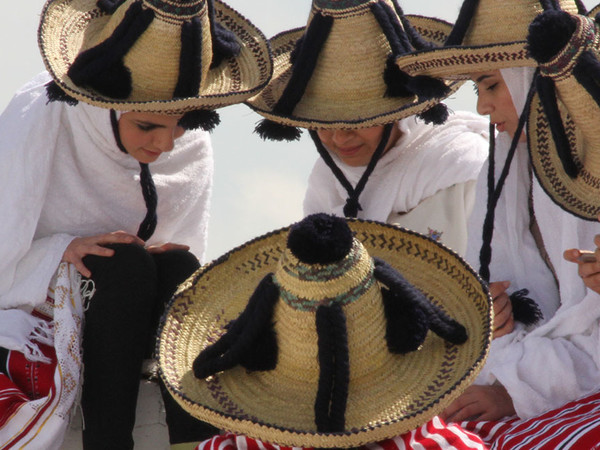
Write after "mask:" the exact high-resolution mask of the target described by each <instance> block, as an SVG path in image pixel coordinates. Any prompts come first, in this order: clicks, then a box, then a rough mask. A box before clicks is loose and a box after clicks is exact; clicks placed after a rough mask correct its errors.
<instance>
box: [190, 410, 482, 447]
mask: <svg viewBox="0 0 600 450" xmlns="http://www.w3.org/2000/svg"><path fill="white" fill-rule="evenodd" d="M361 448H362V449H365V450H409V449H415V450H436V449H440V450H441V449H444V450H462V449H465V450H466V449H469V450H486V449H487V447H486V445H485V444H484V443H483V442H482V440H481V439H480V438H479V437H478V436H477V435H476V434H473V433H470V432H468V431H465V430H463V429H462V428H461V427H460V426H458V425H456V424H452V425H446V424H445V423H444V422H443V421H442V420H441V419H440V418H439V417H434V418H433V419H432V420H430V421H429V422H427V423H426V424H425V425H423V426H421V427H419V428H417V429H415V430H413V431H411V432H409V433H405V434H402V435H400V436H396V437H395V438H393V439H387V440H385V441H381V442H377V443H373V444H367V445H365V446H363V447H361ZM301 449H302V448H301V447H280V446H278V445H272V444H268V443H266V442H261V441H258V440H256V439H252V438H249V437H246V436H239V435H235V434H232V433H226V434H223V435H219V436H215V437H213V438H212V439H208V440H206V441H204V442H201V443H200V444H199V445H198V446H197V447H196V450H301ZM306 450H310V449H309V448H306Z"/></svg>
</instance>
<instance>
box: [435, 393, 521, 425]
mask: <svg viewBox="0 0 600 450" xmlns="http://www.w3.org/2000/svg"><path fill="white" fill-rule="evenodd" d="M515 414H516V412H515V407H514V405H513V401H512V399H511V398H510V395H508V392H507V391H506V389H505V388H504V386H502V385H501V384H494V385H492V386H476V385H472V386H469V387H468V388H467V389H466V390H465V392H463V393H462V394H461V395H460V397H458V398H457V399H456V400H454V401H453V402H452V403H451V404H450V406H448V407H447V408H446V409H445V410H444V412H442V414H440V417H441V418H442V419H444V421H445V422H446V423H450V422H462V421H464V420H500V419H502V418H503V417H508V416H514V415H515Z"/></svg>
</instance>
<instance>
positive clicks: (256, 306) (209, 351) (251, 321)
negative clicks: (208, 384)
mask: <svg viewBox="0 0 600 450" xmlns="http://www.w3.org/2000/svg"><path fill="white" fill-rule="evenodd" d="M278 299H279V288H278V287H277V285H276V284H275V282H274V281H273V274H268V275H266V276H265V277H264V278H263V279H262V280H261V282H260V283H259V284H258V286H257V287H256V290H255V291H254V293H253V294H252V296H251V297H250V300H249V301H248V304H247V305H246V308H245V309H244V311H243V312H242V313H241V314H240V315H239V317H238V318H237V319H236V320H234V321H233V322H232V323H231V324H230V326H229V327H228V329H227V331H226V332H225V334H224V335H223V336H221V338H220V339H219V340H218V341H217V342H215V343H214V344H212V345H209V346H208V347H206V348H205V349H204V350H202V351H201V352H200V354H199V355H198V356H197V357H196V359H195V360H194V363H193V365H192V368H193V370H194V375H195V376H196V378H200V379H204V378H207V377H209V376H211V375H214V374H216V373H218V372H222V371H225V370H229V369H231V368H233V367H235V366H237V365H238V364H239V365H242V367H245V368H246V369H248V370H252V371H266V370H273V369H274V368H275V367H276V366H277V352H278V348H277V342H276V335H275V330H274V328H273V311H274V308H275V304H276V303H277V300H278ZM269 329H270V330H269ZM265 342H267V343H266V348H262V347H261V348H258V346H259V345H261V346H263V345H265Z"/></svg>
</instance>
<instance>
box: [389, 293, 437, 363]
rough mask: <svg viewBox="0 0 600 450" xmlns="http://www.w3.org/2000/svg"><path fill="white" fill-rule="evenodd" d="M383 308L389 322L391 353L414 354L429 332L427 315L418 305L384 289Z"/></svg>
mask: <svg viewBox="0 0 600 450" xmlns="http://www.w3.org/2000/svg"><path fill="white" fill-rule="evenodd" d="M381 294H382V297H383V307H384V312H385V317H386V321H387V325H386V330H385V339H386V340H387V346H388V349H389V351H390V352H391V353H398V354H404V353H408V352H414V351H415V350H417V349H418V348H419V347H420V346H421V344H423V342H424V341H425V337H426V336H427V331H428V330H429V320H428V318H427V314H426V313H425V311H423V309H422V308H420V307H419V305H418V304H416V303H413V302H409V301H406V300H405V299H404V298H403V297H401V296H400V295H397V294H396V293H394V292H392V291H390V290H389V289H386V288H383V289H382V290H381Z"/></svg>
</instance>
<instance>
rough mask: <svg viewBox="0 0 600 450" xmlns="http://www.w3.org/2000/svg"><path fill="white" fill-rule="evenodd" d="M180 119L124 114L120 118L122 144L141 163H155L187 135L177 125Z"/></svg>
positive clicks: (175, 117) (179, 117)
mask: <svg viewBox="0 0 600 450" xmlns="http://www.w3.org/2000/svg"><path fill="white" fill-rule="evenodd" d="M179 119H181V115H177V116H169V115H165V114H153V113H144V112H133V111H132V112H126V113H123V114H122V115H121V117H120V118H119V134H120V137H121V143H122V144H123V147H125V150H127V153H129V154H130V155H131V156H133V157H134V158H135V159H137V160H138V161H139V162H141V163H146V164H148V163H151V162H154V161H156V160H157V159H158V157H159V156H160V155H161V154H162V153H163V152H170V151H171V150H173V147H174V146H175V140H176V139H177V138H179V137H181V136H183V134H184V133H185V130H184V129H183V128H181V127H180V126H179V125H177V122H178V121H179Z"/></svg>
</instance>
